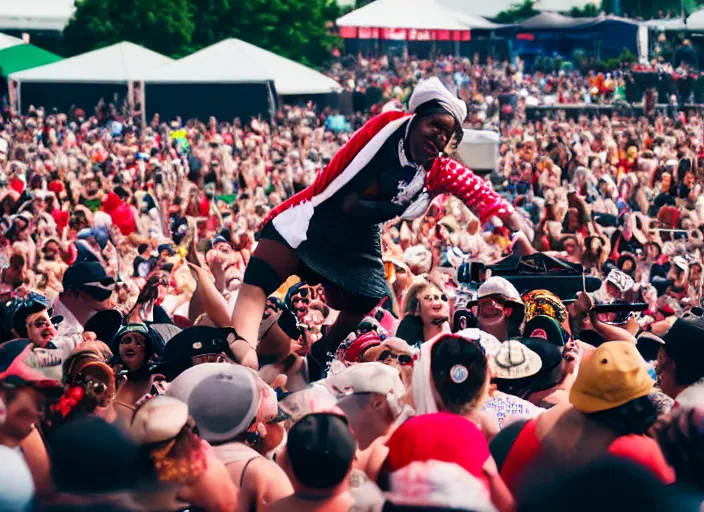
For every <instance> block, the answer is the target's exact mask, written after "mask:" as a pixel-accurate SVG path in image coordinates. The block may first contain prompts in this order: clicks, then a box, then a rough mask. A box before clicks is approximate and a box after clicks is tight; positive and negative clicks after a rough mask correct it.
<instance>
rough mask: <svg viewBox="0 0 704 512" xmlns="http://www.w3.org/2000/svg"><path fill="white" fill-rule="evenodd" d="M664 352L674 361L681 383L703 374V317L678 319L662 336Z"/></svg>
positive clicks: (689, 382)
mask: <svg viewBox="0 0 704 512" xmlns="http://www.w3.org/2000/svg"><path fill="white" fill-rule="evenodd" d="M662 340H663V341H664V342H665V346H664V347H663V349H664V350H665V353H666V354H667V355H668V356H669V357H670V358H671V359H672V360H674V361H675V364H676V365H677V374H678V376H679V377H680V378H683V379H684V381H683V382H682V383H681V384H683V385H687V384H693V383H695V382H696V381H698V380H699V379H701V378H702V377H703V376H704V367H703V366H702V360H703V359H704V317H696V316H695V317H690V318H687V319H678V320H677V321H676V322H675V323H674V324H673V325H672V327H670V330H669V331H667V333H665V335H664V336H663V337H662Z"/></svg>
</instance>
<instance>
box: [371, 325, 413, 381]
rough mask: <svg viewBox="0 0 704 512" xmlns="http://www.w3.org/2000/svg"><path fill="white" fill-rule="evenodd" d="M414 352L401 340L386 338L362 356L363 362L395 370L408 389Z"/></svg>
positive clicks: (411, 376)
mask: <svg viewBox="0 0 704 512" xmlns="http://www.w3.org/2000/svg"><path fill="white" fill-rule="evenodd" d="M414 352H415V350H414V349H413V348H412V347H411V346H410V345H409V344H408V343H406V342H405V341H404V340H402V339H401V338H396V337H392V338H386V339H385V340H384V341H382V342H381V344H380V345H377V346H375V347H371V348H369V349H368V350H367V351H366V352H365V353H364V356H363V360H364V362H379V363H383V364H385V365H387V366H390V367H392V368H395V369H396V370H398V372H399V374H400V375H401V381H402V382H403V384H404V385H405V386H406V387H407V388H409V389H410V387H411V381H412V379H413V363H414V359H413V356H414Z"/></svg>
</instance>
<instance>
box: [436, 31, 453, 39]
mask: <svg viewBox="0 0 704 512" xmlns="http://www.w3.org/2000/svg"><path fill="white" fill-rule="evenodd" d="M435 40H436V41H449V40H450V31H449V30H436V31H435Z"/></svg>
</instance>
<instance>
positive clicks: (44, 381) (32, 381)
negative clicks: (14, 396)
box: [0, 343, 64, 398]
mask: <svg viewBox="0 0 704 512" xmlns="http://www.w3.org/2000/svg"><path fill="white" fill-rule="evenodd" d="M5 345H7V343H5V344H3V345H0V353H1V352H3V349H4V348H5ZM16 350H17V347H11V348H10V351H11V353H14V352H15V351H16ZM31 352H32V346H31V345H29V344H27V345H26V346H25V347H24V349H23V350H22V351H21V352H20V353H19V354H18V355H16V356H15V357H14V358H13V360H12V362H11V363H10V364H9V365H8V366H7V368H5V369H4V370H3V371H2V372H0V387H2V388H5V389H18V388H24V387H32V388H34V389H36V390H37V391H39V392H41V393H43V394H44V395H46V396H47V398H58V397H60V396H61V395H63V392H64V387H63V384H61V382H60V381H58V380H54V379H51V378H49V377H48V376H47V375H45V374H44V373H43V372H42V371H41V370H39V369H37V368H33V367H31V366H29V365H28V364H27V361H28V360H29V359H30V355H31ZM8 355H11V354H4V356H5V357H3V355H0V360H5V361H6V360H7V359H8V357H7V356H8Z"/></svg>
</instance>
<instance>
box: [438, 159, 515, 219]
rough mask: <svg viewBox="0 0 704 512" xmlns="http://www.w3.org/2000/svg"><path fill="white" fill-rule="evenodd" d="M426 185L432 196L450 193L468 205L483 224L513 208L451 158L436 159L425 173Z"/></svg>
mask: <svg viewBox="0 0 704 512" xmlns="http://www.w3.org/2000/svg"><path fill="white" fill-rule="evenodd" d="M426 185H427V187H428V191H429V192H430V194H431V195H433V196H434V195H437V194H452V195H453V196H455V197H457V198H458V199H460V200H462V202H463V203H464V204H465V205H467V208H469V209H470V210H471V211H472V213H474V214H475V215H476V216H477V217H479V221H480V222H482V223H484V222H486V221H487V220H488V219H489V218H490V217H493V216H497V217H499V218H501V219H505V218H507V217H509V216H510V215H511V214H512V213H513V212H514V211H515V210H514V208H513V206H511V204H509V202H508V201H506V200H505V199H504V198H503V197H501V196H500V195H499V194H497V193H496V192H495V191H493V190H492V189H491V188H490V187H489V186H488V185H487V183H486V182H485V181H484V180H483V179H481V178H480V177H479V176H477V175H476V174H474V173H473V172H472V171H470V170H469V169H467V168H466V167H465V166H463V165H462V164H460V163H459V162H456V161H455V160H452V159H451V158H445V157H441V158H437V159H436V160H435V163H434V164H433V167H432V168H431V169H430V171H429V172H428V177H427V179H426Z"/></svg>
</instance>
